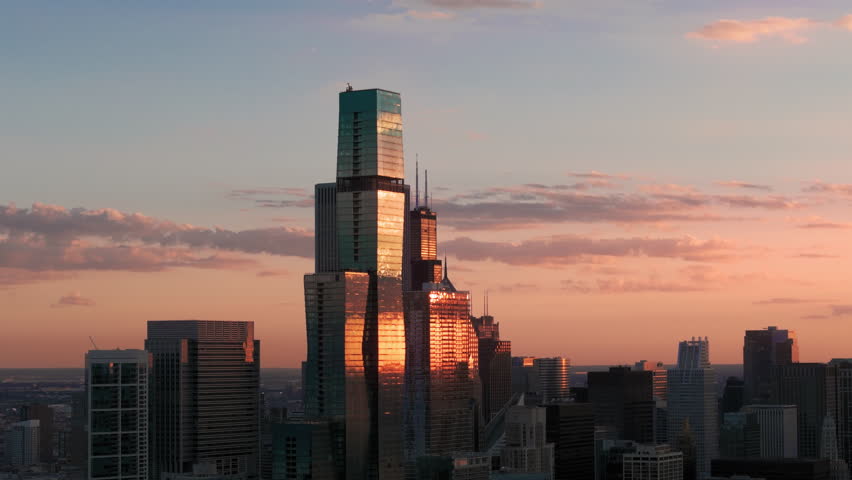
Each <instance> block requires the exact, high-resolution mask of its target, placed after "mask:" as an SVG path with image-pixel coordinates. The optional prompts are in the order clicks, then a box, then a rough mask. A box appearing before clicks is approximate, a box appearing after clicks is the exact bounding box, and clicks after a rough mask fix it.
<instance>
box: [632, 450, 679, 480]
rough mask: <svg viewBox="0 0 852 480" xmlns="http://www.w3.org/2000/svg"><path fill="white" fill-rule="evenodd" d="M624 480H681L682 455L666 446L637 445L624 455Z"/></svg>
mask: <svg viewBox="0 0 852 480" xmlns="http://www.w3.org/2000/svg"><path fill="white" fill-rule="evenodd" d="M623 468H624V470H623V471H624V480H682V479H683V453H681V452H674V451H672V449H671V447H669V446H668V445H638V446H637V447H636V452H634V453H625V454H624V467H623Z"/></svg>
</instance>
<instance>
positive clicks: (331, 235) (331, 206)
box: [314, 183, 340, 273]
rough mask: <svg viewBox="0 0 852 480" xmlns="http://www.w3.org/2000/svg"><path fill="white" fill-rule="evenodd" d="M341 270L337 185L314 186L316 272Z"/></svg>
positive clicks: (319, 184)
mask: <svg viewBox="0 0 852 480" xmlns="http://www.w3.org/2000/svg"><path fill="white" fill-rule="evenodd" d="M338 270H340V264H339V263H338V259H337V184H336V183H318V184H316V185H314V271H315V272H316V273H320V272H336V271H338Z"/></svg>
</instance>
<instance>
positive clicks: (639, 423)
mask: <svg viewBox="0 0 852 480" xmlns="http://www.w3.org/2000/svg"><path fill="white" fill-rule="evenodd" d="M587 378H588V385H589V401H590V402H591V403H592V404H594V406H595V425H598V426H610V427H612V428H613V429H614V430H615V431H616V434H617V438H618V439H619V440H633V441H635V442H639V443H653V442H654V441H655V438H654V437H655V435H654V410H655V408H656V402H655V400H654V383H653V382H654V374H653V372H652V371H633V370H631V369H630V367H611V368H610V369H609V371H606V372H589V373H588V376H587Z"/></svg>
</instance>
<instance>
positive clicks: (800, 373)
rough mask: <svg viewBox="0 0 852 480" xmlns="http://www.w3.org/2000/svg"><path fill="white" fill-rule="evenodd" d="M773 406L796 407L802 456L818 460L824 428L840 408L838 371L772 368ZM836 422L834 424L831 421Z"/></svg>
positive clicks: (810, 365)
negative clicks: (838, 402)
mask: <svg viewBox="0 0 852 480" xmlns="http://www.w3.org/2000/svg"><path fill="white" fill-rule="evenodd" d="M771 372H772V386H773V397H772V400H773V403H775V404H777V405H796V406H797V407H798V408H797V410H796V412H797V416H798V419H797V428H798V449H799V456H800V457H806V458H819V445H820V440H821V438H822V428H823V423H824V421H825V418H826V417H827V416H829V417H832V419H833V418H834V415H835V412H836V408H837V384H836V380H837V367H836V366H835V365H826V364H822V363H792V364H789V365H776V366H773V367H772V370H771ZM832 421H833V420H832Z"/></svg>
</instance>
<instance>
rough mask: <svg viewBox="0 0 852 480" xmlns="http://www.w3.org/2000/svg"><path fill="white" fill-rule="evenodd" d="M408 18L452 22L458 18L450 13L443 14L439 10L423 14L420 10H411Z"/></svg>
mask: <svg viewBox="0 0 852 480" xmlns="http://www.w3.org/2000/svg"><path fill="white" fill-rule="evenodd" d="M408 16H410V17H412V18H416V19H418V20H452V19H454V18H455V17H456V16H455V14H453V13H449V12H441V11H438V10H432V11H429V12H421V11H419V10H409V11H408Z"/></svg>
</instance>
